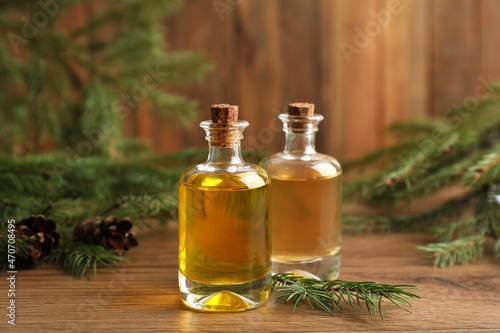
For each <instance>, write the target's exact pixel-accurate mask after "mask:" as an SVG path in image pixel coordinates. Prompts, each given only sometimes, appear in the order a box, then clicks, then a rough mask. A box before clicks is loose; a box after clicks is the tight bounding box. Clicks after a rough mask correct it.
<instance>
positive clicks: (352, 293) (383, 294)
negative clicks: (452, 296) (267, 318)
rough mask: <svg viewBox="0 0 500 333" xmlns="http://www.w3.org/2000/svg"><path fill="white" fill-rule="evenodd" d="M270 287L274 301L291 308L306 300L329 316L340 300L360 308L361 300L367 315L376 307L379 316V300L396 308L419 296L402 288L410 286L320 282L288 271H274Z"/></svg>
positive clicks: (375, 310) (409, 303)
mask: <svg viewBox="0 0 500 333" xmlns="http://www.w3.org/2000/svg"><path fill="white" fill-rule="evenodd" d="M272 281H273V288H274V290H275V291H276V292H277V293H278V295H277V296H276V302H292V303H293V311H294V312H295V309H296V307H297V306H299V304H300V303H301V302H304V301H305V302H307V303H308V304H309V305H310V306H311V308H313V309H315V308H317V309H320V310H323V311H325V312H327V313H329V314H331V315H332V316H333V315H334V314H333V312H334V311H336V310H340V311H343V308H342V306H341V303H345V304H347V305H349V306H350V307H352V308H353V309H355V304H357V305H358V306H359V308H360V309H362V308H363V305H362V303H364V306H365V307H366V309H367V310H368V313H369V314H370V316H371V317H373V315H374V314H375V313H377V310H378V312H379V315H380V317H381V318H382V319H384V316H383V313H382V301H383V300H389V301H391V302H392V303H393V304H395V305H396V306H397V307H398V308H400V309H404V310H406V311H408V310H407V309H406V308H404V306H405V305H412V302H411V301H410V299H412V298H421V297H420V296H418V295H416V294H413V293H410V292H408V291H406V289H418V287H416V286H412V285H389V284H379V283H375V282H351V281H345V280H333V281H320V280H315V279H306V278H303V277H300V276H292V275H290V274H287V273H285V274H275V275H273V277H272Z"/></svg>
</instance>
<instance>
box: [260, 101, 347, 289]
mask: <svg viewBox="0 0 500 333" xmlns="http://www.w3.org/2000/svg"><path fill="white" fill-rule="evenodd" d="M279 118H280V119H281V120H282V121H283V130H284V131H285V133H286V143H285V149H284V151H283V152H282V153H277V154H273V155H270V156H268V157H266V158H265V159H264V160H262V162H261V163H260V165H261V166H262V167H263V168H264V169H266V170H267V172H268V173H269V175H270V176H271V184H272V188H271V202H272V214H271V216H272V219H271V220H272V271H273V273H284V272H291V273H294V274H296V275H302V276H305V277H310V278H317V279H321V280H326V279H335V278H336V277H337V276H338V274H339V270H340V239H341V237H340V209H341V199H342V168H341V166H340V164H339V162H338V161H337V160H336V159H334V158H333V157H330V156H327V155H324V154H319V153H317V152H316V149H315V135H316V132H317V131H318V123H319V122H320V121H321V120H323V116H321V115H319V114H314V105H313V104H308V103H293V104H290V105H289V109H288V114H286V113H282V114H280V115H279Z"/></svg>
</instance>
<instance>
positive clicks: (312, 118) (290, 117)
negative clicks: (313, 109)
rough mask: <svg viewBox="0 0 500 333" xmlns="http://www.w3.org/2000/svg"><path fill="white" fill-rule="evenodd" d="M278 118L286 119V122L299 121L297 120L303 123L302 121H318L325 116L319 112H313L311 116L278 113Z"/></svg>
mask: <svg viewBox="0 0 500 333" xmlns="http://www.w3.org/2000/svg"><path fill="white" fill-rule="evenodd" d="M278 118H279V119H281V120H282V121H287V122H292V123H299V122H300V123H303V122H310V123H313V122H320V121H322V120H323V119H325V117H323V116H322V115H320V114H315V115H313V116H294V115H290V114H288V113H280V114H279V115H278Z"/></svg>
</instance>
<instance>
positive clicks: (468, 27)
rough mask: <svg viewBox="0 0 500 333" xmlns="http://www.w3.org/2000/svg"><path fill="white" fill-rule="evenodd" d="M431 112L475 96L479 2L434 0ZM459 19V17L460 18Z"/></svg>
mask: <svg viewBox="0 0 500 333" xmlns="http://www.w3.org/2000/svg"><path fill="white" fill-rule="evenodd" d="M433 3H434V7H435V8H434V18H433V21H434V31H433V32H434V36H433V38H434V47H433V52H434V54H433V55H432V57H433V61H434V67H433V74H432V75H433V78H432V79H433V88H432V90H433V100H434V101H433V102H434V106H433V107H432V110H431V112H432V115H434V116H438V115H440V114H441V113H442V111H443V110H444V109H446V108H448V107H451V106H453V105H455V104H459V103H461V102H463V100H464V99H465V98H466V97H467V96H470V95H473V92H474V88H475V86H476V85H477V83H478V82H477V76H478V74H479V73H480V71H481V55H480V50H481V33H480V25H479V21H480V12H479V9H480V5H481V2H480V1H476V0H460V1H456V0H440V1H434V2H433ZM457 18H460V19H457Z"/></svg>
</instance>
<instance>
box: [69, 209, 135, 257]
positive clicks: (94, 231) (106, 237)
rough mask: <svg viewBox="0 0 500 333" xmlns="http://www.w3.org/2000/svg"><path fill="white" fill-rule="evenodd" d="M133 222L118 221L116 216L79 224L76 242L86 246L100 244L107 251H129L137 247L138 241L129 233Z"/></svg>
mask: <svg viewBox="0 0 500 333" xmlns="http://www.w3.org/2000/svg"><path fill="white" fill-rule="evenodd" d="M131 228H132V222H131V221H130V219H129V218H124V219H123V220H121V221H118V220H117V218H116V217H114V216H108V217H106V218H104V217H100V216H97V217H94V218H91V219H88V220H85V221H83V222H81V223H79V224H78V225H77V226H76V227H75V230H74V232H73V237H74V239H75V240H77V241H80V242H84V243H86V244H99V245H101V246H103V247H104V248H106V249H116V250H118V251H128V249H129V247H132V246H137V245H138V243H137V239H135V237H134V234H133V233H131V232H129V231H130V229H131Z"/></svg>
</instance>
